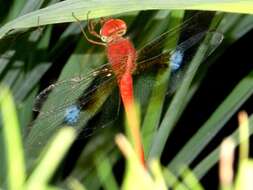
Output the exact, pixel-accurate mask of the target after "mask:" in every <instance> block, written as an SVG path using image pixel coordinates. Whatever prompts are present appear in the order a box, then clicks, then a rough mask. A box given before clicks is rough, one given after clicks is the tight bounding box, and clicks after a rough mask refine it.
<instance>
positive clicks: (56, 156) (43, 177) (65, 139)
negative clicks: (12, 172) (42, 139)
mask: <svg viewBox="0 0 253 190" xmlns="http://www.w3.org/2000/svg"><path fill="white" fill-rule="evenodd" d="M75 136H76V135H75V131H74V129H73V128H63V129H62V130H60V131H59V133H58V134H57V135H56V136H55V138H54V139H53V141H52V143H50V144H49V145H50V146H49V147H48V148H47V151H46V153H45V154H44V155H42V156H43V157H42V160H41V161H40V162H39V165H38V166H37V167H36V168H35V170H34V171H33V173H32V174H31V176H30V177H29V179H28V181H27V189H43V187H44V186H45V185H47V184H48V183H49V180H50V179H51V178H52V176H53V174H54V172H55V170H56V169H57V167H58V166H59V164H60V163H61V161H62V159H63V158H64V156H65V154H66V153H67V151H68V150H69V148H70V146H71V144H72V143H73V141H74V139H75ZM45 168H46V169H45Z"/></svg>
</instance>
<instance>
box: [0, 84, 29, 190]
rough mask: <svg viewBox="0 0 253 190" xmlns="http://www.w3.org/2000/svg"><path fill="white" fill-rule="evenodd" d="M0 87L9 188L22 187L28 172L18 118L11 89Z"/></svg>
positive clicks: (0, 106)
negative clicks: (26, 170)
mask: <svg viewBox="0 0 253 190" xmlns="http://www.w3.org/2000/svg"><path fill="white" fill-rule="evenodd" d="M0 89H1V93H0V108H1V115H2V121H3V138H4V144H5V151H6V162H7V172H6V175H7V182H8V187H9V189H21V187H22V186H23V184H24V181H25V176H26V172H25V161H24V153H23V147H22V140H21V139H22V138H21V135H20V134H21V133H20V128H19V124H18V118H17V114H16V110H15V105H14V102H13V99H12V96H11V93H10V91H9V90H8V89H7V88H6V87H4V86H0Z"/></svg>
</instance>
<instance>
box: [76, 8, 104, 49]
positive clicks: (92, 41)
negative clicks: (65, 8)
mask: <svg viewBox="0 0 253 190" xmlns="http://www.w3.org/2000/svg"><path fill="white" fill-rule="evenodd" d="M72 16H73V17H74V18H75V19H76V21H77V23H78V24H79V27H80V30H81V32H82V33H83V35H84V37H85V39H86V40H87V41H88V42H90V43H92V44H96V45H102V46H106V44H105V43H103V42H100V41H95V40H92V39H90V38H89V37H88V36H87V34H86V33H85V31H84V29H83V27H82V25H81V21H80V20H79V19H78V18H77V17H76V16H75V14H74V13H73V12H72ZM89 32H90V31H89ZM91 34H92V33H91Z"/></svg>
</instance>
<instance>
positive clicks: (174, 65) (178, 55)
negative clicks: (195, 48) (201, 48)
mask: <svg viewBox="0 0 253 190" xmlns="http://www.w3.org/2000/svg"><path fill="white" fill-rule="evenodd" d="M183 58H184V53H183V51H181V50H175V51H173V52H172V53H171V57H170V67H171V71H172V72H174V71H177V70H178V69H179V68H180V67H181V65H182V62H183Z"/></svg>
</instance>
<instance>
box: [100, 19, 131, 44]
mask: <svg viewBox="0 0 253 190" xmlns="http://www.w3.org/2000/svg"><path fill="white" fill-rule="evenodd" d="M126 30H127V25H126V23H125V22H124V21H123V20H121V19H109V20H107V21H106V22H105V23H104V24H103V26H102V27H101V29H100V36H101V40H102V41H103V42H106V43H108V42H111V41H113V40H115V39H117V38H119V37H121V36H123V35H124V34H125V33H126Z"/></svg>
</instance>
